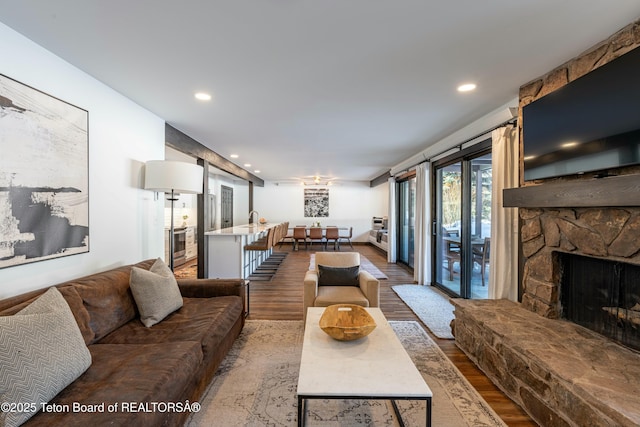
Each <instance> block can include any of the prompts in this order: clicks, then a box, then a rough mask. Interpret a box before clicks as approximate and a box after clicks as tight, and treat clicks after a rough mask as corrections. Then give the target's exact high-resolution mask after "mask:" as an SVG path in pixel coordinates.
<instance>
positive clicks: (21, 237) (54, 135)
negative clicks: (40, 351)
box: [0, 74, 89, 268]
mask: <svg viewBox="0 0 640 427" xmlns="http://www.w3.org/2000/svg"><path fill="white" fill-rule="evenodd" d="M0 153H2V154H1V155H0V268H5V267H11V266H15V265H20V264H25V263H30V262H35V261H42V260H46V259H51V258H57V257H62V256H67V255H74V254H79V253H83V252H88V251H89V113H88V112H87V111H86V110H83V109H81V108H78V107H76V106H74V105H71V104H69V103H67V102H65V101H62V100H60V99H57V98H54V97H52V96H50V95H47V94H46V93H43V92H41V91H39V90H37V89H34V88H32V87H29V86H26V85H24V84H22V83H20V82H18V81H16V80H13V79H11V78H9V77H7V76H4V75H2V74H0Z"/></svg>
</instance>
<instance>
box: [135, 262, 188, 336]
mask: <svg viewBox="0 0 640 427" xmlns="http://www.w3.org/2000/svg"><path fill="white" fill-rule="evenodd" d="M129 286H130V287H131V293H133V299H135V301H136V305H137V306H138V311H139V312H140V320H141V321H142V323H143V324H144V325H145V326H146V327H147V328H148V327H150V326H153V325H155V324H156V323H158V322H160V321H161V320H162V319H164V318H165V317H167V316H168V315H169V314H171V313H173V312H174V311H176V310H177V309H179V308H180V307H182V295H181V294H180V288H178V282H176V277H175V276H174V275H173V272H172V271H171V269H170V268H169V267H167V265H166V264H165V263H164V262H163V261H162V260H161V259H160V258H158V259H157V260H156V262H154V263H153V265H152V266H151V268H150V269H149V270H145V269H143V268H138V267H132V268H131V276H130V278H129Z"/></svg>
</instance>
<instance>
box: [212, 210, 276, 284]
mask: <svg viewBox="0 0 640 427" xmlns="http://www.w3.org/2000/svg"><path fill="white" fill-rule="evenodd" d="M277 225H278V224H269V223H267V224H244V225H238V226H235V227H228V228H222V229H220V230H213V231H207V232H206V233H204V235H205V236H206V239H207V242H206V244H207V245H208V249H209V256H208V259H207V260H206V262H207V263H208V265H209V276H208V277H209V278H211V279H237V278H240V279H247V278H249V275H251V273H252V270H253V269H255V267H256V266H257V265H259V264H260V262H262V261H263V260H264V259H266V258H268V256H269V253H270V252H271V249H269V250H268V251H245V249H244V247H245V245H247V244H250V243H253V242H255V241H256V240H258V239H259V238H260V237H262V236H263V235H265V234H266V233H267V231H268V230H269V229H270V228H273V227H276V226H277Z"/></svg>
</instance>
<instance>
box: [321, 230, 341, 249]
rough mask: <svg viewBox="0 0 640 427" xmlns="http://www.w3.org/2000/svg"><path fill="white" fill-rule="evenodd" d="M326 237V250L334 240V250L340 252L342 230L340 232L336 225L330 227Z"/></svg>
mask: <svg viewBox="0 0 640 427" xmlns="http://www.w3.org/2000/svg"><path fill="white" fill-rule="evenodd" d="M324 237H325V242H324V247H325V250H326V248H327V245H328V244H329V242H330V241H332V240H333V250H334V251H335V250H336V248H337V250H340V230H338V227H336V226H334V225H328V226H327V229H326V231H325V235H324Z"/></svg>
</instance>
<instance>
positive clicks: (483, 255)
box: [473, 237, 491, 286]
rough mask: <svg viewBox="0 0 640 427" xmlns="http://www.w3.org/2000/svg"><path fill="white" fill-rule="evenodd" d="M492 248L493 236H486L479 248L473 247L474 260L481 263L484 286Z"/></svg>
mask: <svg viewBox="0 0 640 427" xmlns="http://www.w3.org/2000/svg"><path fill="white" fill-rule="evenodd" d="M490 250H491V238H490V237H485V238H484V244H483V245H482V246H481V247H479V248H477V247H475V246H474V247H473V262H475V263H477V264H479V265H480V274H482V286H484V273H485V270H486V266H487V265H488V264H489V255H490Z"/></svg>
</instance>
